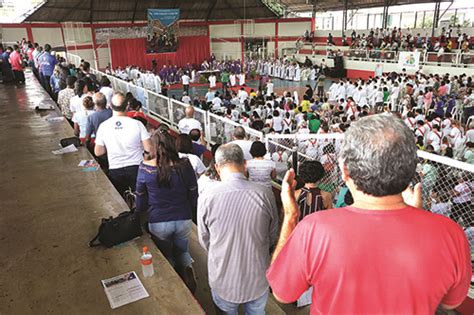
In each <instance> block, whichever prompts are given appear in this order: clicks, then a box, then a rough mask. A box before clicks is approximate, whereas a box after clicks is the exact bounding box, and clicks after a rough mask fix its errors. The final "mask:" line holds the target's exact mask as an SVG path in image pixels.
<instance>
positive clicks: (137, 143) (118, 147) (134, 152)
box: [95, 116, 150, 169]
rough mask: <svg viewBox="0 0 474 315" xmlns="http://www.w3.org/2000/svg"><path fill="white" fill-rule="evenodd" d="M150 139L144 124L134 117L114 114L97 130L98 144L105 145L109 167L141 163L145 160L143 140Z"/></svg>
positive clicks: (96, 141) (114, 167)
mask: <svg viewBox="0 0 474 315" xmlns="http://www.w3.org/2000/svg"><path fill="white" fill-rule="evenodd" d="M148 139H150V135H149V134H148V131H147V130H146V128H145V126H143V124H142V123H141V122H140V121H138V120H136V119H133V118H130V117H125V116H112V117H111V118H109V119H107V120H106V121H104V122H103V123H102V124H100V126H99V130H97V135H96V138H95V143H96V145H101V146H105V148H106V150H107V158H108V160H109V169H117V168H122V167H126V166H132V165H140V163H141V162H142V161H143V144H142V141H145V140H148Z"/></svg>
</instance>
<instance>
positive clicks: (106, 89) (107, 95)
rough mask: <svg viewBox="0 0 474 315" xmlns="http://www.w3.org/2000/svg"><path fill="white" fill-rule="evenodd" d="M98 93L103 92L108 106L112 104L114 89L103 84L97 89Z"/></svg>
mask: <svg viewBox="0 0 474 315" xmlns="http://www.w3.org/2000/svg"><path fill="white" fill-rule="evenodd" d="M99 92H100V93H102V94H104V96H105V98H106V99H107V105H108V106H109V107H110V105H112V96H113V95H114V90H113V89H112V88H111V87H110V86H103V87H101V88H100V90H99Z"/></svg>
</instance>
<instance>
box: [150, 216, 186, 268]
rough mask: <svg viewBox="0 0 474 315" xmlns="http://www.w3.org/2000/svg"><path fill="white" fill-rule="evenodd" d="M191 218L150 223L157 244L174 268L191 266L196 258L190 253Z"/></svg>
mask: <svg viewBox="0 0 474 315" xmlns="http://www.w3.org/2000/svg"><path fill="white" fill-rule="evenodd" d="M192 226H193V223H192V221H191V220H179V221H168V222H157V223H149V224H148V227H149V229H150V233H151V234H153V235H154V236H155V237H156V240H155V242H156V245H157V246H158V249H159V250H160V251H161V252H162V253H163V255H164V256H165V257H166V259H167V260H168V262H169V263H170V264H171V265H172V266H173V267H174V268H178V267H181V268H185V267H188V266H190V265H191V264H192V263H193V262H194V260H193V259H192V258H191V254H189V236H190V235H191V231H192Z"/></svg>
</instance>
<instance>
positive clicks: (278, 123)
mask: <svg viewBox="0 0 474 315" xmlns="http://www.w3.org/2000/svg"><path fill="white" fill-rule="evenodd" d="M273 130H275V131H276V132H280V131H282V130H283V119H282V118H281V117H280V116H277V117H273Z"/></svg>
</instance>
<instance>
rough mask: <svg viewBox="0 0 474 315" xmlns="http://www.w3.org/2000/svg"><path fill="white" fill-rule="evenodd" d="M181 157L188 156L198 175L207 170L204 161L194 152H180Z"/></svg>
mask: <svg viewBox="0 0 474 315" xmlns="http://www.w3.org/2000/svg"><path fill="white" fill-rule="evenodd" d="M178 154H179V157H180V158H187V159H188V160H189V162H190V163H191V165H192V167H193V169H194V172H195V173H196V175H201V174H202V173H204V172H205V171H206V166H204V163H202V161H201V159H200V158H199V157H198V156H197V155H194V154H188V153H178Z"/></svg>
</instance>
